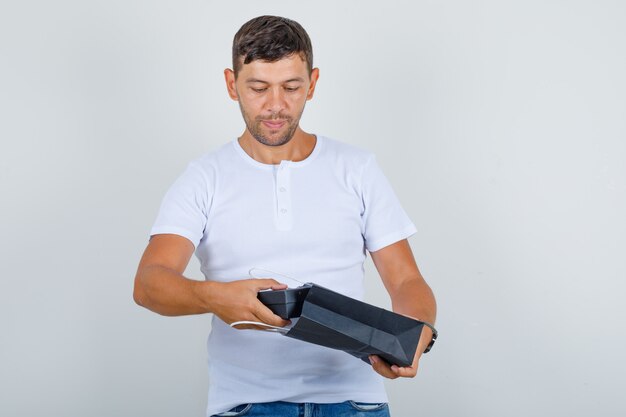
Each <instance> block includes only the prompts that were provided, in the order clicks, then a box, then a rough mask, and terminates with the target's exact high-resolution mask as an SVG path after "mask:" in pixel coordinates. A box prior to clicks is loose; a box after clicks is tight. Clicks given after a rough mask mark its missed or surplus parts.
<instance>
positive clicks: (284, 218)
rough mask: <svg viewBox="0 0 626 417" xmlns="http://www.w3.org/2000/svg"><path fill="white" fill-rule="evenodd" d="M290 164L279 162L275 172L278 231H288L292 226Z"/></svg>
mask: <svg viewBox="0 0 626 417" xmlns="http://www.w3.org/2000/svg"><path fill="white" fill-rule="evenodd" d="M290 162H291V161H281V163H280V165H279V166H278V169H277V172H276V210H277V213H276V218H277V226H278V229H279V230H289V229H291V226H292V214H291V181H290V180H291V169H290V168H289V163H290Z"/></svg>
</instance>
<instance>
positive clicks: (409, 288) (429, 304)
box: [389, 279, 437, 325]
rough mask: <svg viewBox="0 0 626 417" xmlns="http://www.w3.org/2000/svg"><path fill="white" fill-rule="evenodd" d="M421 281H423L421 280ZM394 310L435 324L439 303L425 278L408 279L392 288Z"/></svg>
mask: <svg viewBox="0 0 626 417" xmlns="http://www.w3.org/2000/svg"><path fill="white" fill-rule="evenodd" d="M420 281H421V282H420ZM389 295H390V296H391V306H392V309H393V311H395V312H396V313H399V314H404V315H405V316H410V317H413V318H415V319H418V320H421V321H425V322H427V323H430V324H432V325H434V324H435V319H436V316H437V304H436V302H435V296H434V295H433V292H432V290H431V289H430V287H429V286H428V284H426V283H425V282H424V281H423V280H417V279H415V280H413V279H406V280H404V282H403V283H402V284H401V285H399V286H398V287H397V288H394V289H393V290H390V294H389Z"/></svg>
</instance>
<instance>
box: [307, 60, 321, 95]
mask: <svg viewBox="0 0 626 417" xmlns="http://www.w3.org/2000/svg"><path fill="white" fill-rule="evenodd" d="M319 77H320V70H319V68H313V69H312V70H311V84H310V85H309V91H308V92H307V94H306V99H307V100H311V99H312V98H313V93H314V92H315V85H316V84H317V80H318V79H319Z"/></svg>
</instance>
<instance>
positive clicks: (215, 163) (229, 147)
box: [188, 141, 237, 179]
mask: <svg viewBox="0 0 626 417" xmlns="http://www.w3.org/2000/svg"><path fill="white" fill-rule="evenodd" d="M234 156H236V155H235V151H234V147H233V143H232V141H229V142H227V143H224V144H222V145H220V146H219V147H217V148H215V149H212V150H210V151H207V152H205V153H203V154H201V155H200V156H198V157H196V158H194V159H192V160H191V161H190V162H189V166H188V170H194V171H196V172H198V173H201V174H202V175H204V176H205V177H207V179H215V177H216V175H217V173H218V172H220V171H222V170H223V169H224V168H228V167H232V166H233V165H234V164H235V163H236V162H237V159H236V158H234Z"/></svg>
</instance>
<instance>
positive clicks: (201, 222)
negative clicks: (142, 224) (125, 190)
mask: <svg viewBox="0 0 626 417" xmlns="http://www.w3.org/2000/svg"><path fill="white" fill-rule="evenodd" d="M211 195H212V187H211V186H210V184H209V181H208V179H207V176H206V174H205V172H204V171H203V170H202V168H200V167H199V166H197V165H196V164H194V163H193V162H192V163H190V164H189V165H188V166H187V169H186V170H185V171H184V172H183V173H182V174H181V175H180V177H178V178H177V179H176V181H175V182H174V184H172V186H171V187H170V188H169V190H168V191H167V193H166V194H165V197H164V198H163V201H162V202H161V207H160V209H159V214H158V215H157V218H156V221H155V222H154V224H153V226H152V229H151V230H150V236H152V235H157V234H162V233H167V234H175V235H180V236H183V237H185V238H187V239H189V240H190V241H191V242H192V243H193V245H194V247H196V248H197V247H198V243H199V242H200V240H201V239H202V236H203V235H204V229H205V227H206V224H207V218H208V213H209V208H210V202H211V198H210V196H211Z"/></svg>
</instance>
